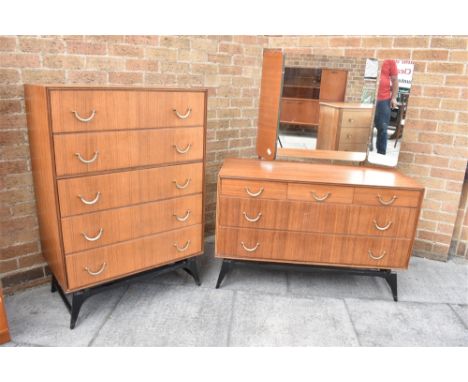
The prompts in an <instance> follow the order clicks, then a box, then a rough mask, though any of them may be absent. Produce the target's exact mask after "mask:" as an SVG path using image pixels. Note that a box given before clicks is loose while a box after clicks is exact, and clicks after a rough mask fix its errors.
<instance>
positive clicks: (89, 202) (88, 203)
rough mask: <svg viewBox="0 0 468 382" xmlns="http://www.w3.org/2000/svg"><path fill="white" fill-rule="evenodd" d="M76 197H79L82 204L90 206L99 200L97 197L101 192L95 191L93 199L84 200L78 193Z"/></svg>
mask: <svg viewBox="0 0 468 382" xmlns="http://www.w3.org/2000/svg"><path fill="white" fill-rule="evenodd" d="M78 197H79V198H80V200H81V201H82V202H83V204H86V205H88V206H91V205H93V204H96V203H97V202H98V200H99V198H100V197H101V193H100V192H99V191H98V192H97V193H96V197H95V198H94V199H93V200H86V199H85V198H83V197H82V196H81V195H78Z"/></svg>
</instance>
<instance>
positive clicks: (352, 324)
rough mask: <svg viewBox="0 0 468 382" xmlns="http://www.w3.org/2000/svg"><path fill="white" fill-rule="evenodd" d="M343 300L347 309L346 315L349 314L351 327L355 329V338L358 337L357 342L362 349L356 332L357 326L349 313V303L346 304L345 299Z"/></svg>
mask: <svg viewBox="0 0 468 382" xmlns="http://www.w3.org/2000/svg"><path fill="white" fill-rule="evenodd" d="M342 300H343V303H344V306H345V308H346V313H348V317H349V322H351V327H352V328H353V331H354V336H355V337H356V341H357V343H358V346H359V347H361V346H362V345H361V341H360V340H359V335H358V332H357V330H356V326H355V325H354V321H353V318H352V317H351V312H350V311H349V306H348V303H347V302H346V299H345V298H343V299H342Z"/></svg>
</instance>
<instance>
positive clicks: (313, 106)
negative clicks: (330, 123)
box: [280, 98, 319, 125]
mask: <svg viewBox="0 0 468 382" xmlns="http://www.w3.org/2000/svg"><path fill="white" fill-rule="evenodd" d="M280 120H281V122H286V123H296V122H297V123H306V124H311V125H317V124H318V122H319V103H318V100H308V99H288V98H282V99H281V114H280Z"/></svg>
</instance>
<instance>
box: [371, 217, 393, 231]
mask: <svg viewBox="0 0 468 382" xmlns="http://www.w3.org/2000/svg"><path fill="white" fill-rule="evenodd" d="M392 224H393V222H392V221H391V220H390V221H389V222H388V224H387V225H386V226H384V227H381V226H379V225H378V224H377V221H376V220H375V219H374V226H375V228H377V229H378V230H379V231H386V230H387V229H389V228H390V227H391V226H392Z"/></svg>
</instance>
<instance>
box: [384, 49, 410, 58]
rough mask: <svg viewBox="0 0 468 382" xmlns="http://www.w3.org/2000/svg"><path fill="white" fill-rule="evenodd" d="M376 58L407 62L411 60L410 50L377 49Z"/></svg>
mask: <svg viewBox="0 0 468 382" xmlns="http://www.w3.org/2000/svg"><path fill="white" fill-rule="evenodd" d="M377 58H381V59H391V58H393V59H395V60H398V59H400V60H407V59H410V58H411V50H410V49H378V50H377Z"/></svg>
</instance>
